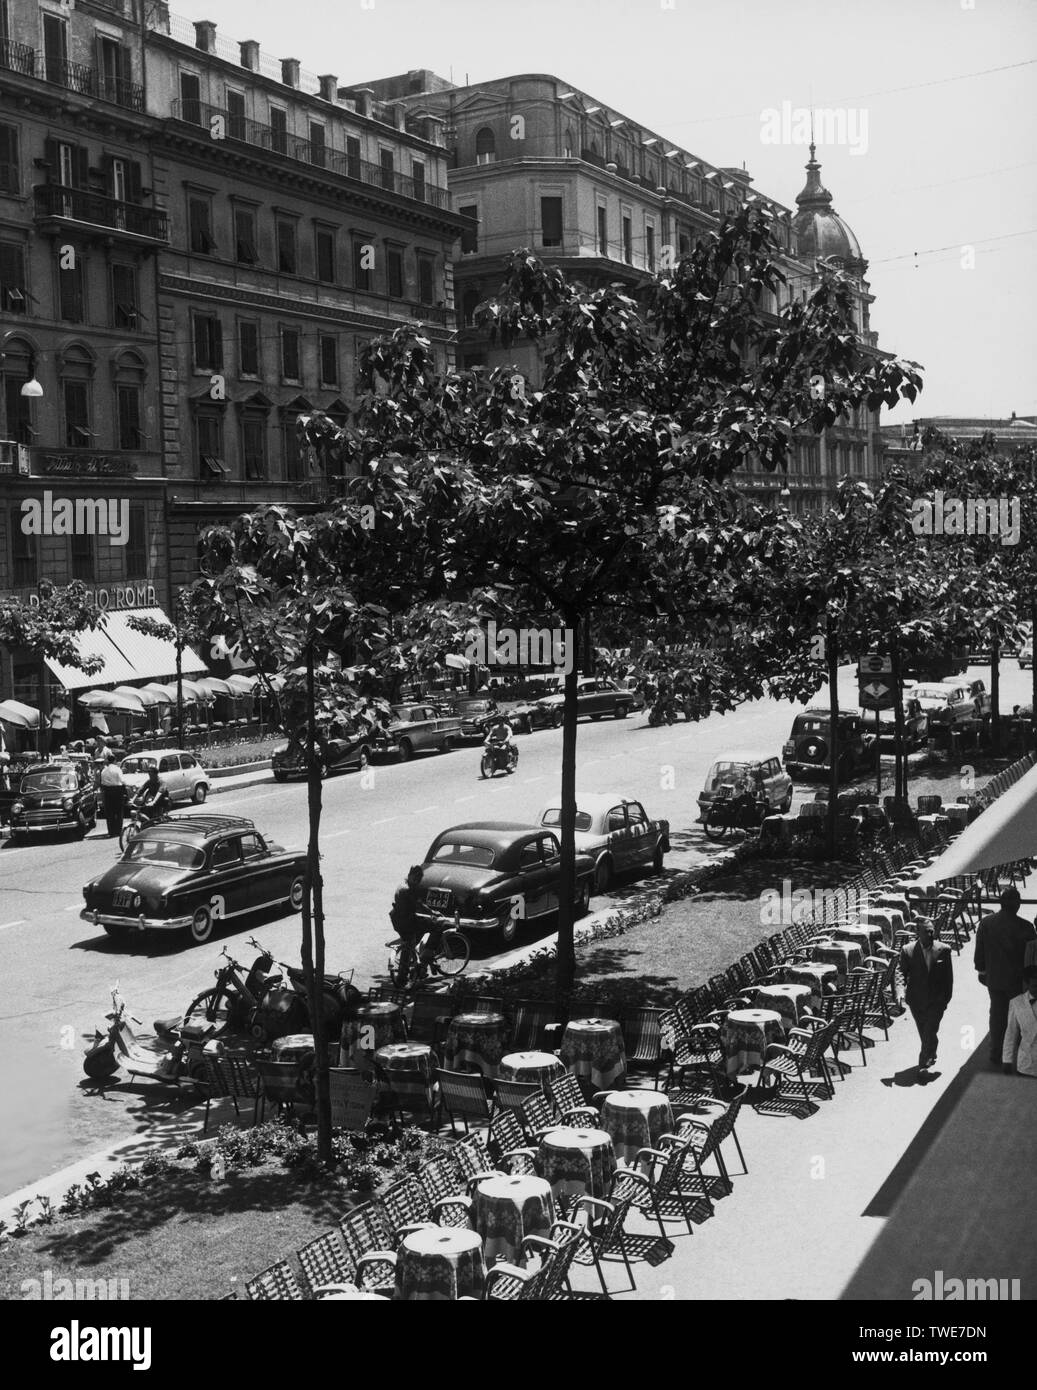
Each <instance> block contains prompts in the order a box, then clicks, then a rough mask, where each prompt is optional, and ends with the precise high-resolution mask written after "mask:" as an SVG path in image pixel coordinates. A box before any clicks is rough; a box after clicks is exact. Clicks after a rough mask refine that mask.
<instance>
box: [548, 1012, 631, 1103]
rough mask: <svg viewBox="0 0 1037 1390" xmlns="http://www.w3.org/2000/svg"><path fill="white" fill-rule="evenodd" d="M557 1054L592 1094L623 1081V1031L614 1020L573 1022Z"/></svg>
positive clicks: (624, 1073)
mask: <svg viewBox="0 0 1037 1390" xmlns="http://www.w3.org/2000/svg"><path fill="white" fill-rule="evenodd" d="M560 1052H561V1058H562V1061H563V1062H564V1063H565V1065H566V1067H567V1068H568V1070H569V1071H571V1072H572V1074H573V1075H574V1076H575V1077H576V1078H577V1079H578V1080H579V1081H580V1082H582V1083H585V1086H589V1088H590V1089H591V1090H592V1091H605V1090H608V1089H609V1088H610V1087H615V1086H622V1085H623V1083H624V1082H625V1081H626V1075H627V1059H626V1053H625V1052H624V1050H623V1030H622V1028H620V1026H619V1024H618V1023H617V1022H616V1021H615V1019H611V1018H577V1019H574V1020H573V1021H572V1023H570V1024H569V1026H568V1027H567V1028H566V1030H565V1033H564V1035H563V1037H562V1046H561V1049H560Z"/></svg>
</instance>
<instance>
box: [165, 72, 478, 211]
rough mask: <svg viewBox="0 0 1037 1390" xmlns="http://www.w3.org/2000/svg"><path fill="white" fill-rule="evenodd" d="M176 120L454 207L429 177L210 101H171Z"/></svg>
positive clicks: (423, 200) (413, 198)
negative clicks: (412, 174) (234, 112)
mask: <svg viewBox="0 0 1037 1390" xmlns="http://www.w3.org/2000/svg"><path fill="white" fill-rule="evenodd" d="M171 110H172V116H173V120H175V121H181V122H183V123H184V124H185V125H191V126H198V127H200V128H201V129H202V130H204V131H206V132H210V131H212V130H214V129H220V128H221V125H219V124H214V123H216V122H219V123H221V124H222V130H223V133H224V137H225V138H226V139H227V140H233V141H234V142H235V143H236V144H241V145H251V146H252V148H253V149H260V150H268V151H270V153H272V154H280V155H284V156H285V157H286V158H288V159H294V160H296V161H297V162H298V163H300V164H309V165H311V166H312V167H313V168H315V169H323V170H326V171H327V172H328V173H332V174H338V175H339V176H340V177H341V178H346V179H353V180H355V181H356V182H357V183H365V184H368V185H370V186H371V187H373V188H382V189H385V190H386V191H387V192H389V193H396V194H398V195H399V196H400V197H402V198H409V199H410V200H411V201H412V202H416V203H427V204H428V205H429V206H431V207H436V208H446V207H449V206H450V194H449V192H448V190H447V189H445V188H437V187H436V186H435V185H434V184H430V183H428V182H427V181H426V180H425V179H413V178H411V177H410V176H409V175H407V174H401V173H398V172H397V171H396V170H395V169H388V168H385V167H383V166H382V165H381V164H372V163H371V162H370V161H369V160H366V159H360V158H359V156H355V155H350V154H348V153H347V152H346V151H345V150H333V149H332V148H331V146H330V145H321V144H315V143H314V142H313V141H311V140H303V139H301V138H300V137H299V136H297V135H290V134H288V132H287V131H283V130H277V129H275V128H274V127H273V126H268V125H262V124H261V123H260V122H259V121H250V120H248V119H246V117H244V116H238V115H232V114H231V113H230V112H229V111H226V110H224V109H223V108H222V107H220V106H210V105H209V104H208V102H204V101H196V100H194V99H193V98H189V99H187V100H182V99H179V98H178V99H176V100H174V101H173V102H172V103H171Z"/></svg>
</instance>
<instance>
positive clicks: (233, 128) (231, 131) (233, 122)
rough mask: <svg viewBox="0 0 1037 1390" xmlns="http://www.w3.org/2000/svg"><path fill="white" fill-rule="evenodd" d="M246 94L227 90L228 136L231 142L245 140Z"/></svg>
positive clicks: (229, 88)
mask: <svg viewBox="0 0 1037 1390" xmlns="http://www.w3.org/2000/svg"><path fill="white" fill-rule="evenodd" d="M246 129H247V127H246V125H245V93H244V92H236V91H235V90H234V89H233V87H228V88H227V136H228V138H229V139H231V140H245V139H247V136H246V133H245V132H246Z"/></svg>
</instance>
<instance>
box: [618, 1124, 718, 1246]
mask: <svg viewBox="0 0 1037 1390" xmlns="http://www.w3.org/2000/svg"><path fill="white" fill-rule="evenodd" d="M664 1137H665V1138H666V1140H667V1143H668V1147H667V1148H666V1149H641V1150H640V1151H639V1153H638V1154H637V1157H636V1160H635V1162H636V1164H637V1166H636V1167H635V1168H617V1169H616V1171H615V1173H614V1174H613V1177H612V1184H611V1187H610V1188H609V1195H608V1200H609V1201H610V1202H624V1201H630V1202H632V1203H633V1205H634V1206H635V1207H637V1208H639V1210H640V1211H642V1212H643V1213H644V1214H645V1215H646V1216H647V1215H648V1214H649V1213H651V1214H652V1215H653V1216H654V1217H655V1220H656V1223H657V1225H658V1227H659V1234H660V1235H661V1236H662V1237H663V1239H664V1240H665V1239H666V1227H665V1226H664V1225H663V1222H664V1221H665V1220H680V1221H683V1222H684V1223H685V1225H686V1226H687V1228H688V1234H689V1235H691V1233H692V1225H691V1221H692V1217H693V1216H694V1217H695V1218H696V1219H700V1220H705V1219H706V1217H707V1216H712V1215H713V1199H712V1198H711V1197H710V1195H709V1186H708V1184H707V1182H706V1179H705V1177H704V1176H703V1173H702V1169H701V1167H700V1165H699V1161H698V1155H697V1154H696V1152H695V1150H694V1148H693V1147H692V1146H691V1144H689V1143H687V1142H686V1141H685V1142H681V1141H680V1140H678V1139H677V1138H676V1136H674V1135H668V1136H664ZM660 1142H661V1141H660ZM642 1163H645V1164H647V1168H648V1171H647V1172H641V1171H640V1168H641V1165H642Z"/></svg>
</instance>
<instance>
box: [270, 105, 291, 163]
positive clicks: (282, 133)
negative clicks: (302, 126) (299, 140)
mask: <svg viewBox="0 0 1037 1390" xmlns="http://www.w3.org/2000/svg"><path fill="white" fill-rule="evenodd" d="M270 148H271V149H272V150H274V151H276V153H277V154H287V153H288V112H287V111H286V110H285V109H284V108H283V107H281V106H271V108H270Z"/></svg>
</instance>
